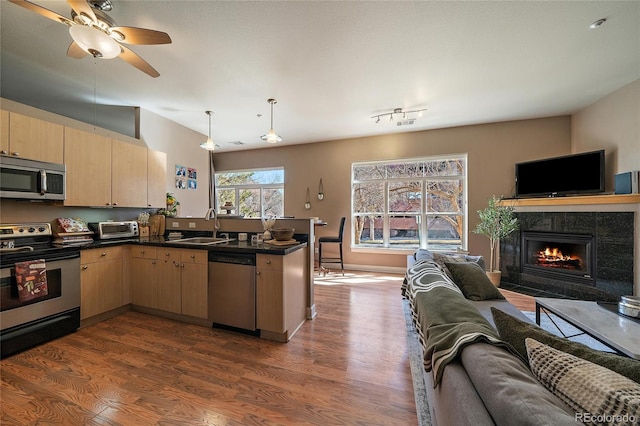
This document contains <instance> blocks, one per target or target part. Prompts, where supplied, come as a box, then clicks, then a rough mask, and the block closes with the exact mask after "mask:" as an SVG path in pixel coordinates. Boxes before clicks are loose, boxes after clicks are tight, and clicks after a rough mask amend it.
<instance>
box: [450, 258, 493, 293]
mask: <svg viewBox="0 0 640 426" xmlns="http://www.w3.org/2000/svg"><path fill="white" fill-rule="evenodd" d="M445 265H446V266H447V269H448V270H449V272H451V277H452V278H453V282H454V283H455V284H456V285H457V286H458V287H459V288H460V290H462V294H464V297H466V298H467V299H469V300H490V299H504V296H503V295H502V293H500V290H498V289H497V288H496V286H495V285H493V283H492V282H491V281H490V280H489V277H487V274H486V272H484V270H483V269H482V268H481V267H480V266H479V265H478V264H477V263H475V262H445Z"/></svg>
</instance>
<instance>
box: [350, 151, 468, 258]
mask: <svg viewBox="0 0 640 426" xmlns="http://www.w3.org/2000/svg"><path fill="white" fill-rule="evenodd" d="M445 160H451V161H460V162H461V164H462V173H461V174H457V175H450V174H448V175H436V176H419V177H418V176H402V177H388V176H384V177H380V178H377V179H367V180H356V179H355V175H356V168H357V167H358V166H368V165H371V166H377V167H380V166H381V165H398V164H402V163H405V164H407V165H408V164H411V163H420V162H434V161H435V162H437V161H445ZM468 165H469V161H468V154H467V153H461V154H442V155H433V156H420V157H410V158H401V159H391V160H377V161H358V162H353V163H352V164H351V188H350V191H351V195H350V198H351V234H350V235H351V236H352V238H351V250H352V251H354V252H361V253H385V252H389V253H407V254H408V253H413V252H415V250H416V249H418V248H423V249H426V248H428V249H429V250H434V251H438V250H440V251H467V247H468V216H469V214H468ZM438 180H442V181H444V180H454V181H456V180H457V181H459V182H460V188H461V195H460V200H459V202H460V206H459V209H460V210H459V211H457V212H453V211H452V212H443V211H428V210H427V209H428V203H427V198H428V193H427V189H426V188H427V184H428V183H429V182H433V181H438ZM402 181H405V182H411V181H419V182H420V193H419V194H420V197H416V198H420V211H419V212H413V211H408V212H391V211H389V210H390V207H389V203H390V198H391V197H390V192H389V187H390V183H393V182H402ZM362 183H382V184H383V195H384V207H383V208H384V211H383V212H380V213H377V212H375V214H377V215H379V216H381V217H382V225H383V229H382V245H380V246H375V245H367V244H366V243H365V244H362V243H358V244H356V238H355V231H356V217H358V216H362V217H364V216H367V215H369V213H362V212H356V211H355V210H356V205H355V204H356V201H357V200H356V197H355V195H356V188H357V185H359V184H362ZM417 194H418V193H416V195H417ZM394 216H403V217H410V216H416V217H417V218H418V219H417V220H418V221H419V224H418V228H417V232H418V243H417V244H413V245H409V244H404V245H401V246H396V247H394V245H393V244H392V243H391V236H390V233H391V229H390V228H391V225H390V218H392V217H394ZM438 216H449V217H450V216H458V217H461V219H462V220H461V221H462V223H461V225H462V226H461V228H462V229H461V232H460V242H459V245H458V244H453V247H446V245H433V244H432V245H429V236H428V229H427V221H428V219H430V218H434V217H438Z"/></svg>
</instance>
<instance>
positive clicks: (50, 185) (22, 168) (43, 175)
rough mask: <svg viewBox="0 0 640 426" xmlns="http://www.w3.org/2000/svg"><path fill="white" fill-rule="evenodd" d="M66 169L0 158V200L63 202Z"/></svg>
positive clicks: (14, 158)
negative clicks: (17, 199)
mask: <svg viewBox="0 0 640 426" xmlns="http://www.w3.org/2000/svg"><path fill="white" fill-rule="evenodd" d="M65 191H66V167H65V165H64V164H55V163H45V162H43V161H34V160H27V159H25V158H18V157H4V156H2V157H0V197H1V198H19V199H27V200H64V199H65Z"/></svg>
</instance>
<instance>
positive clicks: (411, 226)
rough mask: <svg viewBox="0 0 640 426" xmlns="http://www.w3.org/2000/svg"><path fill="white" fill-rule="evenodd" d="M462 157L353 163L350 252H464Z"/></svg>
mask: <svg viewBox="0 0 640 426" xmlns="http://www.w3.org/2000/svg"><path fill="white" fill-rule="evenodd" d="M466 163H467V156H466V155H448V156H439V157H424V158H411V159H405V160H393V161H381V162H364V163H354V164H352V168H351V206H352V207H351V214H352V223H353V226H354V229H353V238H352V248H369V249H371V248H372V249H406V250H414V249H416V248H419V247H421V248H429V249H430V250H456V249H466V245H467V241H466V223H467V221H466V215H467V212H466V209H467V208H466V205H467V203H466V200H467V193H466V187H467V186H466V176H467V170H466Z"/></svg>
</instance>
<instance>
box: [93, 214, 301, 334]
mask: <svg viewBox="0 0 640 426" xmlns="http://www.w3.org/2000/svg"><path fill="white" fill-rule="evenodd" d="M285 221H286V222H285ZM220 222H221V224H222V226H221V230H220V231H219V234H218V235H220V233H228V234H230V239H231V240H230V241H225V242H223V243H219V244H189V243H184V242H180V241H172V240H170V239H168V238H166V237H165V236H157V237H148V238H140V239H138V240H131V239H126V240H124V241H122V242H118V241H117V240H116V241H110V240H102V241H95V242H93V243H92V244H89V245H87V246H84V247H83V249H82V250H81V289H82V291H81V296H82V300H81V326H87V325H90V324H94V323H96V322H99V321H102V320H104V319H107V318H111V317H113V316H115V315H118V314H120V313H121V312H124V311H126V310H129V309H133V310H136V311H140V312H144V313H148V314H153V315H159V316H163V317H166V318H171V319H176V320H179V321H185V322H190V323H193V324H198V325H203V326H209V327H211V326H212V324H213V325H214V326H215V325H216V323H217V322H218V321H220V320H219V319H218V318H220V315H219V314H220V310H221V309H222V310H224V309H226V308H228V305H229V304H231V305H233V303H236V302H239V303H244V304H245V306H246V303H247V301H246V300H245V298H246V297H245V294H244V293H242V292H241V289H243V288H247V287H249V288H251V289H253V290H252V292H253V293H252V296H251V297H255V302H253V299H251V302H249V306H251V311H253V312H247V309H245V310H242V309H237V310H236V312H233V314H234V316H235V317H237V316H239V315H240V316H243V315H245V314H244V313H242V312H245V313H246V314H247V315H248V314H251V315H252V318H255V320H251V319H250V320H249V321H250V324H255V326H249V327H244V326H242V327H236V326H235V323H233V322H227V321H224V320H222V324H220V325H221V326H222V327H224V328H229V329H232V330H235V331H240V332H248V333H249V334H254V335H257V336H260V337H261V338H266V339H270V340H276V341H280V342H287V341H289V340H290V339H291V337H292V336H293V335H294V333H295V332H296V331H297V330H298V328H299V327H300V326H301V325H302V324H303V323H304V321H305V320H306V319H307V318H309V315H308V312H310V310H309V308H308V304H309V303H308V302H309V301H310V300H312V295H310V294H309V292H310V291H311V290H312V289H311V285H310V283H312V282H313V276H312V273H313V267H312V265H313V264H312V262H313V259H312V256H310V254H309V253H310V248H309V243H308V240H309V237H311V241H313V239H312V238H313V234H311V235H309V234H308V232H309V229H310V230H312V229H313V226H312V225H311V221H310V220H309V219H279V220H278V222H279V224H280V226H291V225H292V224H294V225H296V229H297V230H298V229H299V230H300V233H298V231H296V234H295V235H294V237H295V239H296V241H297V243H294V244H291V245H286V246H279V245H277V244H269V243H268V242H264V243H261V244H252V243H251V242H247V241H239V240H238V239H237V234H238V232H239V231H241V232H248V233H260V231H262V225H261V222H260V220H259V219H256V220H251V219H239V220H230V219H221V220H220ZM307 222H308V223H307ZM284 223H286V225H284ZM213 224H214V221H213V220H211V221H208V220H205V219H192V218H168V219H167V230H169V229H171V230H172V232H180V233H183V234H184V235H185V236H211V235H212V229H213V226H214V225H213ZM305 225H306V229H305ZM291 227H293V226H291ZM311 232H312V231H311ZM312 244H313V243H312V242H311V245H312ZM311 253H312V251H311ZM219 256H223V257H226V258H233V257H242V258H243V259H249V266H250V267H251V271H252V272H251V273H249V274H237V275H228V274H227V275H224V276H225V278H224V279H223V280H222V282H221V278H220V277H221V275H220V272H219V270H217V269H216V270H214V269H212V265H218V263H212V260H214V258H217V257H219ZM310 258H311V260H310ZM310 265H311V266H310ZM119 271H122V272H121V273H120V272H119ZM120 274H121V275H120ZM240 277H242V278H240ZM118 278H121V279H120V280H118ZM249 280H250V281H251V283H248V282H245V281H249ZM118 282H121V283H122V285H121V286H120V285H119V284H118ZM220 288H224V293H223V294H221V293H220ZM236 292H237V295H236V294H235V293H236ZM216 298H218V299H220V298H222V299H223V300H225V301H227V300H228V301H229V302H225V303H223V304H222V306H221V305H220V303H218V304H216ZM242 319H243V320H245V318H242ZM251 321H253V323H252V322H251ZM245 323H246V322H245ZM227 325H229V326H230V327H226V326H227Z"/></svg>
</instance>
